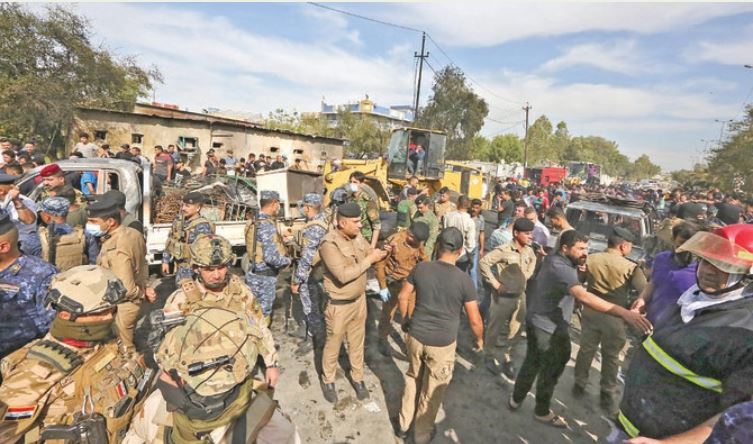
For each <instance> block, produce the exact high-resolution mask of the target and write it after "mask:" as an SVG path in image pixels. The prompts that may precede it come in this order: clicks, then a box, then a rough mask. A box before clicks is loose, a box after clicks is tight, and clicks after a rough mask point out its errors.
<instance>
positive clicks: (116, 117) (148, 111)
mask: <svg viewBox="0 0 753 444" xmlns="http://www.w3.org/2000/svg"><path fill="white" fill-rule="evenodd" d="M81 132H86V133H88V134H89V135H90V137H91V139H92V140H93V141H94V142H95V143H96V144H98V145H101V144H103V143H107V144H109V145H110V147H111V150H112V151H113V152H117V151H118V147H119V146H120V145H121V144H123V143H128V144H130V145H137V146H139V147H141V148H142V154H143V155H144V156H147V157H149V158H150V159H151V158H153V157H154V146H155V145H162V146H163V147H167V145H170V144H174V145H177V146H180V147H182V148H183V149H184V150H185V153H186V155H187V156H188V158H189V159H190V165H191V167H192V169H193V168H197V167H201V166H202V165H203V164H204V162H205V161H206V152H207V151H208V150H209V149H210V148H214V150H215V151H216V152H217V153H218V154H219V157H220V158H222V157H224V156H225V153H226V152H227V151H228V150H232V152H233V156H234V157H235V158H236V159H239V158H241V157H243V158H248V155H249V153H254V154H256V155H257V156H258V155H259V154H265V155H270V156H272V157H273V158H274V157H275V156H276V155H277V154H280V155H284V156H286V157H287V158H288V161H289V163H290V164H291V165H292V163H293V161H294V159H297V158H300V159H302V160H303V166H304V168H305V169H308V170H311V171H316V169H317V167H318V166H319V165H323V164H324V162H325V161H326V160H327V159H335V158H338V159H339V158H342V156H343V145H344V143H345V141H344V140H342V139H336V138H330V137H318V136H312V135H308V134H300V133H295V132H292V131H285V130H273V129H269V128H265V127H263V126H261V125H258V124H255V123H252V122H249V121H246V120H239V119H233V118H228V117H222V116H217V115H212V114H204V113H195V112H190V111H183V110H180V109H178V107H177V106H174V105H164V104H156V103H155V104H142V103H140V104H137V105H136V106H135V107H134V109H133V111H131V112H127V111H115V110H107V109H92V108H77V109H76V111H75V113H74V119H73V125H72V130H71V131H70V133H69V134H70V136H69V140H68V141H67V144H66V147H67V149H68V151H70V150H71V149H72V148H73V146H74V145H75V144H76V142H78V135H79V133H81Z"/></svg>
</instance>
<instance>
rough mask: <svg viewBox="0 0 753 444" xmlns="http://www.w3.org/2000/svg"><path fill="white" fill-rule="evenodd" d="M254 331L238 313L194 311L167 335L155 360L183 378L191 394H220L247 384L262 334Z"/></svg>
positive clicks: (254, 363) (224, 310) (186, 388)
mask: <svg viewBox="0 0 753 444" xmlns="http://www.w3.org/2000/svg"><path fill="white" fill-rule="evenodd" d="M253 328H254V327H252V326H251V325H250V324H249V323H248V320H247V319H246V318H245V317H244V315H243V313H238V312H237V311H234V310H228V309H225V308H219V307H211V308H202V309H198V310H194V311H192V312H191V313H189V314H188V315H187V316H186V321H185V323H183V324H181V325H179V326H177V327H175V328H173V329H172V330H170V331H169V332H168V333H167V334H166V335H165V339H164V341H163V342H162V345H160V348H159V350H157V353H156V355H155V359H156V361H157V363H158V364H159V367H160V368H161V369H162V370H164V371H166V372H168V373H170V374H175V373H177V375H178V376H180V378H181V379H182V382H183V387H184V389H185V390H186V392H187V394H188V395H192V394H194V393H196V394H198V395H199V396H214V395H219V394H221V393H225V392H227V391H229V390H231V389H232V388H233V387H235V386H236V385H238V384H241V383H243V381H245V380H246V378H247V377H248V376H249V375H250V374H251V372H252V370H253V368H254V366H255V365H256V358H257V356H258V348H257V346H256V342H255V337H256V336H257V335H258V333H259V332H257V333H253V332H252V329H253Z"/></svg>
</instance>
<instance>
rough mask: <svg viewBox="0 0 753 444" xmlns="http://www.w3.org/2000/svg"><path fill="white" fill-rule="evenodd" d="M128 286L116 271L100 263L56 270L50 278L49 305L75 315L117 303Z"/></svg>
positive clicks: (101, 309)
mask: <svg viewBox="0 0 753 444" xmlns="http://www.w3.org/2000/svg"><path fill="white" fill-rule="evenodd" d="M125 294H126V289H125V286H124V285H123V283H122V282H121V281H120V279H118V277H117V276H115V274H114V273H113V272H112V271H110V270H106V269H104V268H102V267H98V266H96V265H79V266H78V267H73V268H71V269H70V270H67V271H64V272H62V273H59V274H56V275H55V276H54V277H53V278H52V282H50V288H49V291H48V292H47V296H46V298H45V305H47V304H51V305H52V306H53V307H54V308H55V309H56V310H57V311H65V312H68V313H70V314H71V319H72V320H73V319H75V318H76V317H78V316H81V315H85V314H90V313H96V312H99V311H103V310H106V309H108V308H112V307H114V306H115V305H116V304H118V303H120V302H122V301H123V299H124V298H125Z"/></svg>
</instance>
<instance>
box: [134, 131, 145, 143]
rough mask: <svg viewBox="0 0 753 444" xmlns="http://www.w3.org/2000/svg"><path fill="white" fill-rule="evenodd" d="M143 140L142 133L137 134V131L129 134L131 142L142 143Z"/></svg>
mask: <svg viewBox="0 0 753 444" xmlns="http://www.w3.org/2000/svg"><path fill="white" fill-rule="evenodd" d="M143 141H144V135H143V134H138V133H133V134H131V143H138V144H141V143H143Z"/></svg>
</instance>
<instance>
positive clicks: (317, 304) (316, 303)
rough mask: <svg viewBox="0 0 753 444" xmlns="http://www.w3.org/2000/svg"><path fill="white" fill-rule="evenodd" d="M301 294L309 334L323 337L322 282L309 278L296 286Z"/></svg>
mask: <svg viewBox="0 0 753 444" xmlns="http://www.w3.org/2000/svg"><path fill="white" fill-rule="evenodd" d="M298 294H300V296H301V306H302V307H303V314H305V315H306V322H308V330H309V334H310V335H311V336H313V337H324V334H325V330H324V317H323V315H322V303H323V301H322V297H323V294H324V293H323V291H322V284H321V282H317V281H315V280H313V279H309V280H308V281H306V282H305V283H304V284H302V285H301V286H300V287H299V288H298Z"/></svg>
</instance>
